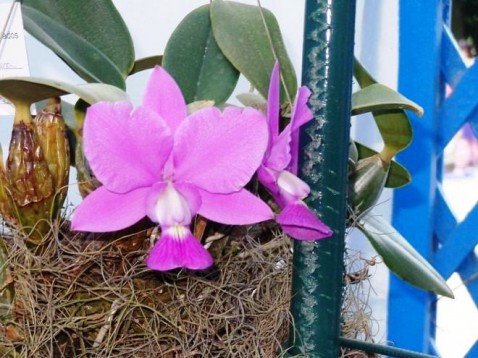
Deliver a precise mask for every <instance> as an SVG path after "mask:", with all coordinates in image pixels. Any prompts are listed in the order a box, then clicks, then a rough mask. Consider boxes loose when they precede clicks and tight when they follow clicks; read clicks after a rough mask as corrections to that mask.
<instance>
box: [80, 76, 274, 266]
mask: <svg viewBox="0 0 478 358" xmlns="http://www.w3.org/2000/svg"><path fill="white" fill-rule="evenodd" d="M83 135H84V150H85V155H86V157H87V159H88V161H89V164H90V166H91V168H92V170H93V172H94V173H95V175H96V177H97V178H98V180H100V182H101V183H102V184H103V186H102V187H100V188H99V189H97V190H96V191H94V192H93V193H91V194H90V195H89V196H88V197H87V198H86V199H85V200H84V201H83V202H82V203H81V204H80V205H79V207H78V208H77V209H76V210H75V212H74V215H73V218H72V227H73V229H75V230H79V231H97V232H106V231H115V230H119V229H122V228H125V227H128V226H130V225H132V224H134V223H135V222H137V221H139V220H140V219H142V218H143V217H144V216H148V217H150V219H152V220H153V221H155V222H157V223H159V225H160V226H161V229H162V235H161V237H160V238H159V241H158V243H157V244H156V245H155V246H154V248H153V250H152V251H151V253H150V256H149V258H148V260H147V265H148V266H149V267H150V268H151V269H155V270H169V269H171V268H174V267H186V268H190V269H202V268H205V267H207V266H210V265H211V264H212V258H211V257H210V255H209V253H208V252H207V251H206V250H205V249H204V248H203V247H202V245H201V244H200V243H199V242H198V241H197V240H196V239H195V238H194V237H193V236H192V234H191V232H190V230H189V225H190V223H191V220H192V217H193V216H194V215H196V214H197V213H199V214H201V215H203V216H204V217H206V218H208V219H210V220H214V221H217V222H220V223H225V224H232V225H244V224H252V223H257V222H261V221H265V220H269V219H272V218H273V213H272V211H271V209H270V208H269V207H268V206H267V204H266V203H264V202H263V201H262V200H261V199H259V198H258V197H256V196H255V195H253V194H251V193H249V192H248V191H246V190H245V189H244V186H245V185H246V184H247V183H248V182H249V181H250V179H251V177H252V176H253V175H254V173H255V172H256V170H257V168H258V167H259V165H260V164H261V162H262V159H263V157H264V153H265V151H266V147H267V142H268V140H269V138H268V129H267V123H266V119H265V117H264V115H263V114H261V113H260V112H258V111H255V110H253V109H250V108H246V109H243V110H238V109H237V108H236V109H226V110H224V111H223V112H221V111H220V110H219V109H217V108H215V107H207V108H204V109H201V110H199V111H197V112H195V113H193V114H191V115H189V116H188V115H187V108H186V103H185V101H184V98H183V96H182V94H181V91H180V89H179V87H178V86H177V84H176V82H175V81H174V80H173V78H172V77H171V76H170V75H169V74H168V73H167V72H166V71H165V70H164V69H162V68H161V67H156V68H155V69H154V70H153V73H152V75H151V77H150V79H149V82H148V85H147V88H146V92H145V95H144V98H143V104H142V106H140V107H139V108H137V109H136V110H132V106H131V104H129V103H107V102H101V103H97V104H95V105H93V106H91V107H90V108H89V109H88V111H87V115H86V119H85V124H84V129H83ZM171 208H172V209H173V210H172V211H171Z"/></svg>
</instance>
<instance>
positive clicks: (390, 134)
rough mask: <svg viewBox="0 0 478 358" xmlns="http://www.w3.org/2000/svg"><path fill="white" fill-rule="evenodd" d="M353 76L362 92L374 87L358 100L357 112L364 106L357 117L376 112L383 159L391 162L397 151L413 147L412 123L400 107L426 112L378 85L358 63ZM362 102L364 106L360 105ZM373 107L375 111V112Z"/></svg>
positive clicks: (419, 113)
mask: <svg viewBox="0 0 478 358" xmlns="http://www.w3.org/2000/svg"><path fill="white" fill-rule="evenodd" d="M354 77H355V79H356V80H357V82H358V83H359V85H360V86H361V87H362V90H366V89H367V88H369V87H372V88H371V89H369V90H366V91H365V92H362V94H360V95H358V96H359V98H358V99H357V98H356V99H355V102H356V103H355V106H356V109H355V110H356V111H358V108H359V107H361V109H360V111H359V112H357V114H358V113H364V112H367V111H370V110H373V112H372V115H373V117H374V119H375V123H377V127H378V130H379V132H380V135H381V136H382V139H383V142H384V148H383V150H382V151H381V152H380V157H381V158H382V159H383V160H384V161H386V162H390V161H391V160H392V158H393V157H394V156H395V155H396V154H397V153H398V152H400V151H402V150H403V149H405V148H406V147H407V146H408V145H409V144H410V142H411V141H412V137H413V132H412V126H411V124H410V120H409V119H408V116H407V114H406V112H405V111H404V110H403V109H400V108H408V109H412V110H414V111H415V112H416V113H417V114H418V115H421V114H423V109H422V108H421V107H420V106H418V105H416V104H415V103H414V102H412V101H410V100H408V99H407V98H405V97H403V96H402V95H401V94H399V93H397V92H395V91H394V90H392V89H390V88H388V87H386V86H382V85H378V84H377V81H376V80H375V79H374V78H373V77H372V76H371V75H370V73H368V72H367V70H365V68H364V67H363V66H362V65H361V64H360V63H359V62H358V61H357V60H355V65H354ZM356 96H357V95H356ZM374 97H375V98H374ZM360 102H362V103H361V104H360ZM365 102H368V104H366V103H365ZM395 102H398V103H399V104H397V103H395ZM364 107H369V109H370V110H364ZM373 107H375V109H372V108H373Z"/></svg>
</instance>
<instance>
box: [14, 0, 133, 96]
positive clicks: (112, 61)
mask: <svg viewBox="0 0 478 358" xmlns="http://www.w3.org/2000/svg"><path fill="white" fill-rule="evenodd" d="M22 11H23V21H24V24H25V28H26V29H27V31H28V32H29V33H30V34H32V35H33V36H35V37H36V38H37V39H38V40H39V41H40V42H42V43H43V44H44V45H46V46H47V47H49V48H50V49H51V50H52V51H53V52H55V53H56V54H57V55H58V56H59V57H60V58H62V59H63V60H64V61H65V62H66V63H67V64H68V66H70V67H71V68H72V69H73V70H74V71H75V72H76V73H77V74H78V75H79V76H81V77H82V78H84V79H85V80H86V81H90V82H104V83H109V84H112V85H115V86H118V87H120V88H124V87H125V84H124V79H125V78H126V76H127V75H128V74H129V72H130V71H131V69H132V67H133V61H134V49H133V43H132V40H131V36H130V34H129V31H128V29H127V27H126V25H125V23H124V21H123V19H122V17H121V16H120V14H119V13H118V11H117V10H116V8H115V7H114V5H113V3H112V1H110V0H102V1H96V0H82V1H77V0H61V1H60V0H24V1H22Z"/></svg>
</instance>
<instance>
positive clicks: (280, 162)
mask: <svg viewBox="0 0 478 358" xmlns="http://www.w3.org/2000/svg"><path fill="white" fill-rule="evenodd" d="M291 139H292V136H291V132H290V126H289V125H288V126H287V127H286V128H285V129H284V130H283V131H282V132H281V134H280V135H279V137H277V138H276V139H275V140H274V142H273V143H272V148H271V151H270V153H269V157H268V158H267V160H266V161H265V165H266V166H267V167H269V168H271V169H274V170H277V171H280V170H284V169H285V168H287V167H288V166H289V164H290V161H291V155H290V149H291V148H290V144H291Z"/></svg>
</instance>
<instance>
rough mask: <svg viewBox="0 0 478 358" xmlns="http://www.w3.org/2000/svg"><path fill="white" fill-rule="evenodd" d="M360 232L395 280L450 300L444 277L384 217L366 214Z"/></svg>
mask: <svg viewBox="0 0 478 358" xmlns="http://www.w3.org/2000/svg"><path fill="white" fill-rule="evenodd" d="M359 229H360V230H361V231H362V232H363V233H364V234H365V236H366V237H367V238H368V240H369V241H370V243H371V244H372V246H373V247H374V249H375V250H376V251H377V253H378V254H379V255H380V256H382V258H383V261H384V262H385V264H386V265H387V267H388V268H389V269H390V271H392V272H393V273H395V274H396V275H397V276H398V277H400V278H401V279H403V280H405V281H407V282H408V283H410V284H412V285H413V286H416V287H418V288H421V289H423V290H426V291H432V292H435V293H437V294H440V295H443V296H446V297H450V298H453V292H452V291H451V290H450V288H449V287H448V286H447V284H446V282H445V280H444V279H443V277H441V276H440V274H439V273H438V272H437V271H436V270H435V269H434V268H433V266H432V265H430V263H428V261H427V260H425V259H424V258H423V257H422V256H421V255H420V254H419V253H418V252H417V251H416V250H415V249H414V248H413V247H412V246H411V245H410V244H409V243H408V241H407V240H405V239H404V238H403V236H402V235H400V234H399V233H398V232H397V231H396V230H395V229H394V228H393V226H391V225H390V224H389V223H388V222H387V221H386V220H385V219H384V218H383V217H381V216H379V215H373V213H369V214H368V215H366V216H365V217H364V218H363V219H362V221H361V223H360V224H359Z"/></svg>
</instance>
